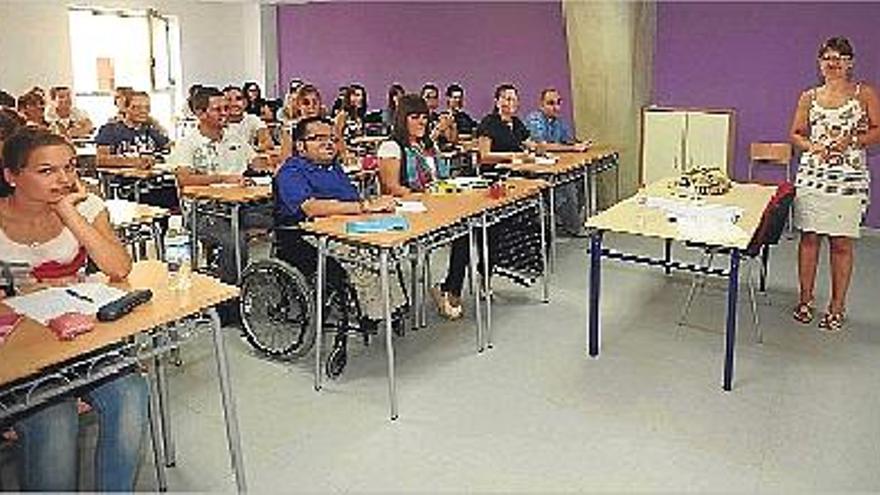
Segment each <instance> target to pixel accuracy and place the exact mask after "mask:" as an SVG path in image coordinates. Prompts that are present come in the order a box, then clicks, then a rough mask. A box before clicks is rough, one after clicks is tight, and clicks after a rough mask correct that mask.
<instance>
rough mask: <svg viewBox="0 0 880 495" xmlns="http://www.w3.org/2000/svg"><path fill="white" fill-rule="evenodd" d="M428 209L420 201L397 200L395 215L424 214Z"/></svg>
mask: <svg viewBox="0 0 880 495" xmlns="http://www.w3.org/2000/svg"><path fill="white" fill-rule="evenodd" d="M426 211H428V208H427V207H426V206H425V204H424V203H422V202H421V201H403V200H397V208H396V212H397V213H424V212H426Z"/></svg>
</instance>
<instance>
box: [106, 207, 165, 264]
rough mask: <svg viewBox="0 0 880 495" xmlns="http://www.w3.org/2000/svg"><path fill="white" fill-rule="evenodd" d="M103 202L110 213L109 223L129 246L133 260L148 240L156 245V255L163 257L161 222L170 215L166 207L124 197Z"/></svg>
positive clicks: (137, 257) (143, 249) (144, 247)
mask: <svg viewBox="0 0 880 495" xmlns="http://www.w3.org/2000/svg"><path fill="white" fill-rule="evenodd" d="M104 204H105V205H106V206H107V211H108V212H109V213H110V224H111V225H113V228H114V229H115V230H116V233H117V235H118V236H119V237H120V239H121V240H122V242H123V243H124V244H128V245H129V246H131V250H132V255H133V258H134V259H135V260H138V259H140V258H141V256H142V255H143V254H145V252H146V246H145V243H146V241H148V240H152V241H153V243H154V244H155V245H156V255H157V257H158V258H159V259H160V260H161V259H164V258H165V255H164V250H163V248H164V242H163V237H164V233H163V230H162V223H163V222H164V221H165V220H166V219H167V218H168V216H169V215H170V212H169V211H168V210H167V209H165V208H161V207H158V206H150V205H144V204H140V203H135V202H133V201H126V200H124V199H108V200H106V201H104Z"/></svg>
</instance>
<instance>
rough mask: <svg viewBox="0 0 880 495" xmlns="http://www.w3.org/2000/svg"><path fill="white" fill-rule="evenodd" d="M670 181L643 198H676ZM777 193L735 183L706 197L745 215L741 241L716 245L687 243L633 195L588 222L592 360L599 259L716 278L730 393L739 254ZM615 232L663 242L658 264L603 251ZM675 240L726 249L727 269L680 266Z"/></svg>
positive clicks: (659, 213)
mask: <svg viewBox="0 0 880 495" xmlns="http://www.w3.org/2000/svg"><path fill="white" fill-rule="evenodd" d="M669 183H670V179H667V180H663V181H659V182H657V183H654V184H651V185H649V186H648V187H647V188H646V189H645V192H644V195H646V196H651V197H666V198H671V197H673V196H674V191H673V190H672V189H670V188H669ZM774 191H775V188H773V187H768V186H762V185H758V184H740V183H734V185H733V188H732V189H731V190H730V191H729V192H727V193H726V194H724V195H722V196H709V197H705V198H704V199H705V201H706V202H707V203H709V204H720V205H730V206H738V207H740V208H742V211H743V214H742V216H741V217H740V218H739V220H738V221H737V222H736V225H737V226H739V227H740V229H742V231H743V235H742V236H738V237H736V238H727V239H723V240H721V239H720V240H718V241H716V242H713V241H709V242H706V240H705V239H691V238H688V237H686V236H685V235H682V234H681V233H680V232H679V231H678V228H677V227H676V224H675V223H671V222H669V221H668V220H667V218H666V214H665V213H663V212H662V211H660V210H656V209H652V208H649V207H647V206H645V205H644V204H643V202H642V201H641V200H640V199H639V197H638V196H641V194H640V195H637V196H633V197H631V198H628V199H626V200H624V201H621V202H620V203H618V204H616V205H614V206H612V207H611V208H609V209H608V210H606V211H604V212H602V213H599V214H598V215H595V216H593V217H591V218H589V219H588V220H587V227H589V228H590V229H591V233H590V275H589V280H588V286H589V290H588V296H587V304H588V306H589V313H588V319H587V341H588V351H589V354H590V356H592V357H597V356H598V355H599V291H600V275H601V260H602V258H603V257H605V258H610V259H618V260H622V261H629V262H634V263H640V264H645V265H650V266H659V267H662V268H663V269H664V270H665V271H666V273H670V272H671V270H672V269H676V270H683V271H688V272H693V273H703V274H705V275H717V276H723V277H727V279H728V286H727V322H726V327H725V328H726V329H725V343H726V345H725V356H724V376H723V388H724V390H728V391H729V390H731V387H732V382H733V359H734V345H735V343H736V303H737V295H738V291H739V263H740V257H741V252H742V251H743V250H744V249H745V248H746V247H747V246H748V244H749V241H750V240H751V238H752V236H754V234H755V232H756V231H757V229H758V226H759V224H760V222H761V217H762V215H763V212H764V209H765V208H766V206H767V204H768V203H769V201H770V198H771V197H772V196H773V193H774ZM606 231H608V232H616V233H623V234H630V235H640V236H645V237H653V238H658V239H663V240H664V241H665V257H664V259H662V260H657V259H654V258H650V257H646V256H637V255H630V254H624V253H620V252H617V251H614V250H611V249H608V248H603V247H602V235H603V233H604V232H606ZM673 240H676V241H682V242H689V241H697V242H699V243H701V244H708V245H712V246H717V247H720V248H727V249H729V250H730V268H729V269H728V270H726V271H725V270H723V269H711V268H710V269H706V268H705V267H698V266H694V265H692V264H686V263H679V262H676V261H673V260H672V256H671V242H672V241H673Z"/></svg>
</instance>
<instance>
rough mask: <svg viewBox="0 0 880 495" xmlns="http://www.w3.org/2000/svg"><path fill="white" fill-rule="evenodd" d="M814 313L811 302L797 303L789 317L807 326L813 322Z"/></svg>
mask: <svg viewBox="0 0 880 495" xmlns="http://www.w3.org/2000/svg"><path fill="white" fill-rule="evenodd" d="M814 311H815V310H814V308H813V301H812V300H811V301H809V302H799V303H798V305H797V306H795V307H794V311H793V312H792V313H791V317H792V318H794V320H795V321H796V322H798V323H803V324H804V325H809V324H810V323H812V322H813V315H814V313H813V312H814Z"/></svg>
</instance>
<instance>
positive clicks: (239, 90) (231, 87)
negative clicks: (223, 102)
mask: <svg viewBox="0 0 880 495" xmlns="http://www.w3.org/2000/svg"><path fill="white" fill-rule="evenodd" d="M227 91H238V92H240V93H242V94H244V91H242V89H241V87H239V86H236V85H234V84H230V85H229V86H226V87H225V88H223V93H224V94H226V92H227Z"/></svg>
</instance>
